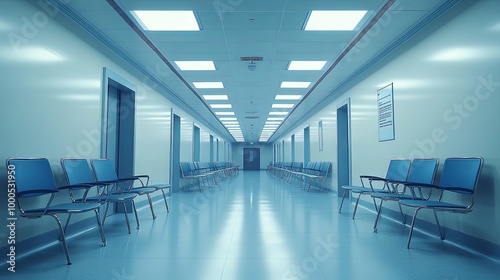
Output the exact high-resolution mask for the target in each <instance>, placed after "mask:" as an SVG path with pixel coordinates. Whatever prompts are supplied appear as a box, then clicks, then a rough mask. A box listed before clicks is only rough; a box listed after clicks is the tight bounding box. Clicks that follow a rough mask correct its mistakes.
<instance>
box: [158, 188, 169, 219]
mask: <svg viewBox="0 0 500 280" xmlns="http://www.w3.org/2000/svg"><path fill="white" fill-rule="evenodd" d="M160 191H161V193H162V194H163V200H164V201H165V207H166V208H167V213H170V210H168V203H167V197H166V196H165V192H164V191H163V189H160Z"/></svg>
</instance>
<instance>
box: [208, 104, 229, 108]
mask: <svg viewBox="0 0 500 280" xmlns="http://www.w3.org/2000/svg"><path fill="white" fill-rule="evenodd" d="M210 107H212V108H214V109H231V108H233V106H231V104H210Z"/></svg>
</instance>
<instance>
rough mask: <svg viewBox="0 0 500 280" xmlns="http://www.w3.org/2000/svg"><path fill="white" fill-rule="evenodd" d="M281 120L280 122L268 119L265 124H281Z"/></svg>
mask: <svg viewBox="0 0 500 280" xmlns="http://www.w3.org/2000/svg"><path fill="white" fill-rule="evenodd" d="M280 123H281V122H278V121H267V122H266V123H265V124H264V125H267V124H280Z"/></svg>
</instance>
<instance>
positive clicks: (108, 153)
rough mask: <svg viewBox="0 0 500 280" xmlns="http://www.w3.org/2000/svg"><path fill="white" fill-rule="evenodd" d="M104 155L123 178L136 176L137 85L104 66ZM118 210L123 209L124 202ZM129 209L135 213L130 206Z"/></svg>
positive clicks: (116, 209)
mask: <svg viewBox="0 0 500 280" xmlns="http://www.w3.org/2000/svg"><path fill="white" fill-rule="evenodd" d="M102 102H103V103H102V122H101V125H102V127H101V131H102V140H101V158H107V159H109V160H111V162H112V163H113V165H114V167H115V171H116V174H117V175H118V177H119V178H128V177H132V176H134V153H135V150H134V149H135V147H134V139H135V137H134V136H135V86H134V85H133V84H131V83H130V82H128V81H127V80H125V79H124V78H122V77H120V76H119V75H117V74H115V73H114V72H112V71H110V70H109V69H107V68H104V71H103V91H102ZM114 211H115V213H116V212H123V211H124V209H123V206H122V205H121V204H119V205H115V210H114ZM127 212H132V207H131V205H127Z"/></svg>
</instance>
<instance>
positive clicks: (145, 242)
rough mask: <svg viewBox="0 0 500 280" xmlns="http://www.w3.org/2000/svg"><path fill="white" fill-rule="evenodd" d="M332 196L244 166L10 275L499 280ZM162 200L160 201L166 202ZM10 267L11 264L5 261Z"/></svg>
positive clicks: (486, 264)
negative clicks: (104, 242)
mask: <svg viewBox="0 0 500 280" xmlns="http://www.w3.org/2000/svg"><path fill="white" fill-rule="evenodd" d="M339 202H340V201H339V198H338V197H337V196H336V195H335V194H331V193H324V192H318V191H315V190H312V191H311V192H308V193H307V192H305V191H304V190H303V189H302V188H301V187H297V186H292V185H290V184H286V183H283V182H281V181H280V180H278V179H275V178H274V177H272V176H271V175H268V174H267V173H266V172H265V171H260V172H259V171H246V172H243V171H241V172H240V173H239V175H237V176H235V177H233V178H231V179H229V180H226V181H224V182H223V183H222V184H221V185H220V186H217V187H214V188H212V189H210V190H205V191H204V192H203V193H200V192H197V191H192V192H183V193H176V194H174V195H173V196H172V197H171V198H170V200H169V203H170V209H171V212H170V214H167V213H165V211H160V210H159V209H161V208H160V205H156V206H157V207H156V208H157V209H158V210H157V216H158V218H157V219H156V220H152V218H151V215H150V212H149V209H148V208H147V207H146V208H144V209H141V210H140V211H139V215H140V222H141V228H140V229H139V230H136V229H134V230H133V231H132V233H131V234H127V233H126V232H127V231H126V226H125V223H124V222H123V217H122V216H120V215H113V216H111V217H110V218H109V219H108V220H107V221H106V224H105V233H106V237H107V239H108V246H106V247H100V246H99V244H100V240H99V235H98V233H97V231H96V230H95V229H94V230H90V231H88V232H85V233H83V234H81V235H80V236H78V237H74V238H70V239H69V240H68V246H69V250H70V254H71V258H72V261H73V264H72V265H70V266H68V265H66V262H65V257H64V253H63V251H62V249H61V247H60V246H59V245H56V246H53V247H49V248H46V249H43V250H41V251H39V252H37V253H34V254H31V255H29V256H26V257H24V258H22V259H19V260H18V262H17V267H16V273H7V272H6V269H3V271H2V272H0V276H8V277H9V278H5V279H116V280H130V279H135V280H142V279H182V280H197V279H208V280H212V279H224V280H245V279H252V280H255V279H259V280H262V279H265V280H267V279H269V280H271V279H272V280H274V279H313V280H320V279H450V280H459V279H467V280H469V279H499V278H498V277H499V273H500V264H498V263H495V262H492V261H490V260H488V259H486V258H482V257H480V256H478V255H475V254H471V253H470V252H467V251H463V250H461V249H459V248H457V247H455V246H453V245H452V244H449V243H447V242H442V241H441V240H439V239H438V238H437V237H435V236H434V237H430V236H424V235H423V234H421V233H418V232H417V233H415V236H414V240H413V243H412V245H413V248H412V249H410V250H407V249H406V241H407V234H408V228H407V227H404V226H402V225H401V224H400V223H396V222H393V221H389V220H387V219H383V220H381V222H380V225H379V232H378V233H374V232H373V229H372V227H373V221H374V218H375V214H374V213H372V212H370V211H368V210H367V209H360V210H359V212H358V215H357V217H356V220H352V218H351V213H352V205H349V204H347V205H344V209H343V213H342V214H339V213H338V205H339ZM158 203H163V202H162V201H159V202H158ZM3 268H5V267H3Z"/></svg>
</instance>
